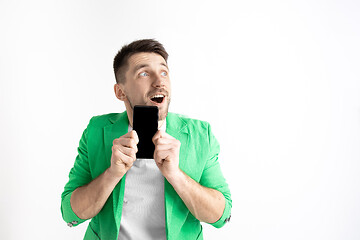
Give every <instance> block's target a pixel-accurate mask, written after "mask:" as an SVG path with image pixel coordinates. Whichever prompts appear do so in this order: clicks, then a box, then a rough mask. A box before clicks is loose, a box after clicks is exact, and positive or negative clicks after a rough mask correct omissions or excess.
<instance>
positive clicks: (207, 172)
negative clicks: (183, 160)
mask: <svg viewBox="0 0 360 240" xmlns="http://www.w3.org/2000/svg"><path fill="white" fill-rule="evenodd" d="M208 141H209V142H208V144H209V145H208V146H209V151H208V158H207V162H206V165H205V168H204V171H203V174H202V176H201V179H200V184H201V185H202V186H205V187H208V188H212V189H215V190H217V191H219V192H221V193H222V194H223V195H224V197H225V209H224V212H223V214H222V216H221V218H220V219H219V220H218V221H216V222H215V223H211V225H213V226H214V227H216V228H220V227H222V226H224V225H225V223H227V222H228V221H229V220H230V216H231V207H232V200H231V194H230V189H229V186H228V184H227V183H226V180H225V178H224V176H223V174H222V172H221V169H220V164H219V161H218V156H219V152H220V145H219V143H218V141H217V140H216V138H215V136H214V135H213V133H212V132H211V127H210V125H208Z"/></svg>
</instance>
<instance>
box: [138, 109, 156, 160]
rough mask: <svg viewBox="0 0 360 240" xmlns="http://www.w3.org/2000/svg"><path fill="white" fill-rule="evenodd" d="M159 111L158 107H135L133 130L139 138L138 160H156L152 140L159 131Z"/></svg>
mask: <svg viewBox="0 0 360 240" xmlns="http://www.w3.org/2000/svg"><path fill="white" fill-rule="evenodd" d="M158 119H159V109H158V107H156V106H139V105H138V106H135V107H134V115H133V129H134V130H135V131H136V133H137V134H138V137H139V143H138V145H137V147H138V152H137V153H136V158H154V150H155V145H154V143H153V142H152V138H153V136H154V135H155V133H156V132H157V130H158Z"/></svg>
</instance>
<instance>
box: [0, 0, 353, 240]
mask: <svg viewBox="0 0 360 240" xmlns="http://www.w3.org/2000/svg"><path fill="white" fill-rule="evenodd" d="M359 13H360V3H359V1H355V0H354V1H351V0H338V1H325V0H324V1H314V0H306V1H285V0H284V1H280V0H275V1H266V0H262V1H256V0H255V1H225V0H224V1H165V0H164V1H145V0H141V1H140V0H138V1H90V0H86V1H85V0H84V1H48V0H47V1H45V0H44V1H36V0H34V1H24V0H23V1H3V0H2V1H0V101H1V102H0V114H1V119H0V123H1V124H0V136H1V137H0V139H1V142H0V143H1V145H0V146H1V151H0V159H1V167H0V183H1V191H0V194H1V195H0V229H1V231H0V232H1V239H82V238H83V235H84V232H85V228H86V226H87V223H84V224H82V226H79V227H77V228H71V229H70V228H68V227H67V226H66V223H65V222H63V220H62V218H61V213H60V195H61V193H62V191H63V187H64V185H65V183H66V182H67V177H68V173H69V170H70V168H71V167H72V165H73V163H74V160H75V157H76V154H77V151H76V149H77V146H78V141H79V139H80V137H81V134H82V131H83V130H84V128H85V127H86V125H87V123H88V121H89V119H90V117H91V116H93V115H99V114H104V113H109V112H122V111H124V109H125V108H124V106H123V104H122V102H120V101H118V100H117V99H116V98H115V96H114V94H113V84H114V83H115V80H114V76H113V72H112V61H113V57H114V55H115V54H116V52H117V51H118V50H119V49H120V48H121V47H122V46H123V45H124V44H126V43H130V42H131V41H133V40H136V39H141V38H155V39H157V40H159V41H160V42H162V43H163V44H164V46H165V48H166V49H167V51H168V52H169V53H170V58H169V65H170V70H171V79H172V85H173V99H172V100H173V101H172V104H171V107H170V110H171V111H172V112H177V113H182V114H185V115H188V116H190V117H193V118H198V119H202V120H206V121H209V122H210V123H211V124H212V126H213V130H214V133H215V135H216V136H217V138H218V140H219V142H220V144H221V147H222V152H221V165H222V169H223V172H224V174H225V176H226V178H227V180H228V183H229V185H230V188H231V191H232V199H233V210H232V219H231V222H230V223H229V224H228V225H226V226H225V227H224V228H221V229H215V228H212V227H211V226H208V225H206V224H204V228H205V230H204V231H205V239H246V240H263V239H266V240H268V239H270V240H271V239H276V240H288V239H308V240H310V239H311V240H312V239H314V240H315V239H316V240H318V239H326V240H333V239H341V240H343V239H346V240H347V239H349V240H350V239H360V228H359V227H360V207H359V206H360V204H359V203H360V171H359V170H360V162H359V160H360V70H359V69H360V67H359V66H360V57H359V56H360V47H359V46H360V44H359V43H360V27H359V25H360V14H359Z"/></svg>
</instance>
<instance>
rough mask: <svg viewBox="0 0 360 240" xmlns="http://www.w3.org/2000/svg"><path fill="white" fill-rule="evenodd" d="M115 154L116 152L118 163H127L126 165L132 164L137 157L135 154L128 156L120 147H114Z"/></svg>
mask: <svg viewBox="0 0 360 240" xmlns="http://www.w3.org/2000/svg"><path fill="white" fill-rule="evenodd" d="M113 154H114V157H115V159H116V162H115V163H116V164H118V165H119V164H121V163H123V164H125V165H127V166H128V165H130V166H131V165H132V164H133V162H134V161H135V160H136V157H135V156H128V155H126V154H125V153H123V152H122V151H120V150H119V149H118V148H116V147H113Z"/></svg>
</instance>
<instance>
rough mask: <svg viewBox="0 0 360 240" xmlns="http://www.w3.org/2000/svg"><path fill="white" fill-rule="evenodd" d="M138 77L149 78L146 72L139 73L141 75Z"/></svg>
mask: <svg viewBox="0 0 360 240" xmlns="http://www.w3.org/2000/svg"><path fill="white" fill-rule="evenodd" d="M139 76H141V77H147V76H149V74H147V72H141V73H140V74H139Z"/></svg>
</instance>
